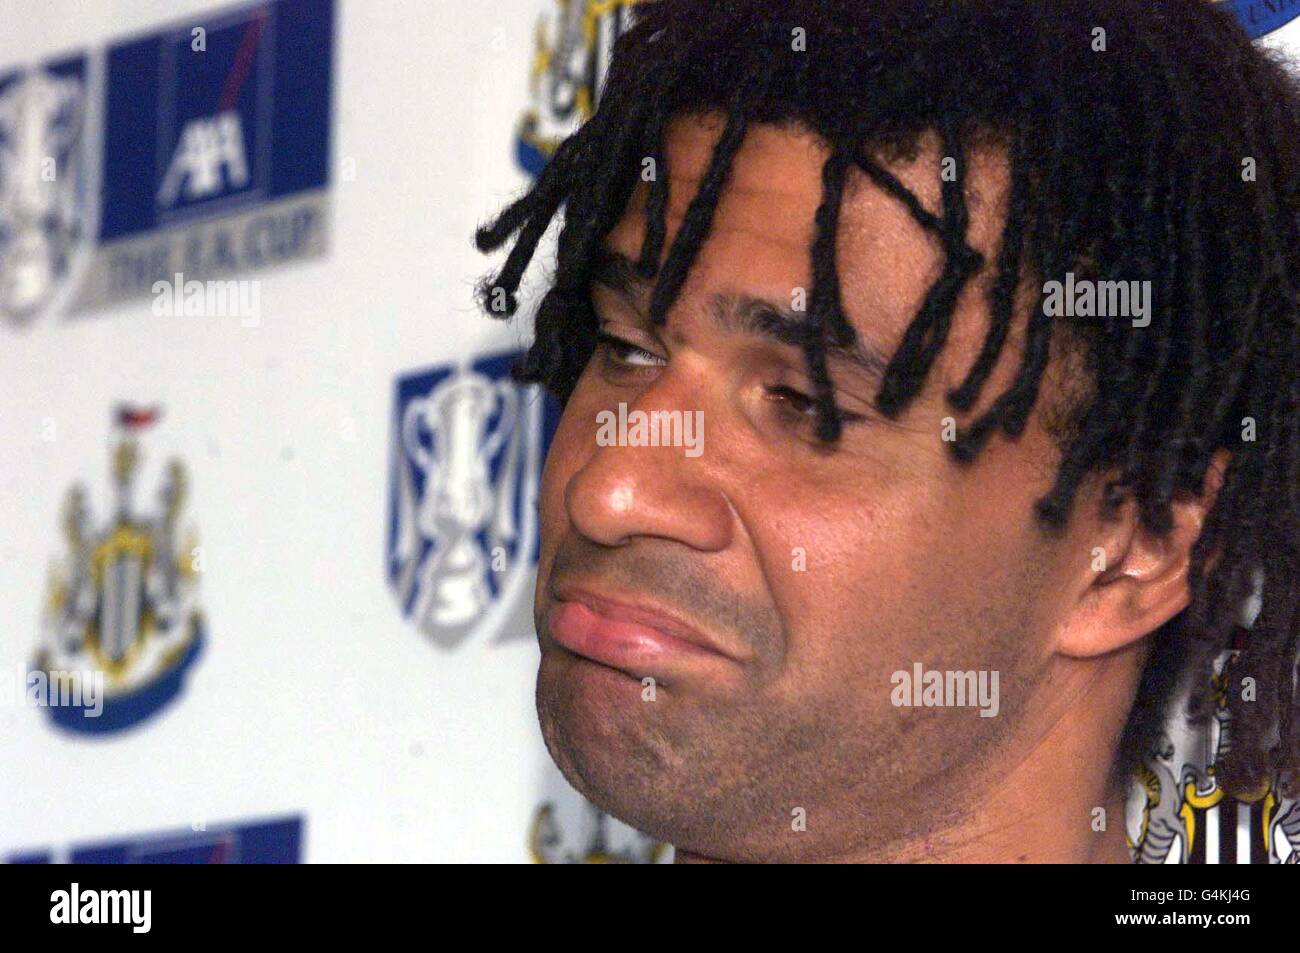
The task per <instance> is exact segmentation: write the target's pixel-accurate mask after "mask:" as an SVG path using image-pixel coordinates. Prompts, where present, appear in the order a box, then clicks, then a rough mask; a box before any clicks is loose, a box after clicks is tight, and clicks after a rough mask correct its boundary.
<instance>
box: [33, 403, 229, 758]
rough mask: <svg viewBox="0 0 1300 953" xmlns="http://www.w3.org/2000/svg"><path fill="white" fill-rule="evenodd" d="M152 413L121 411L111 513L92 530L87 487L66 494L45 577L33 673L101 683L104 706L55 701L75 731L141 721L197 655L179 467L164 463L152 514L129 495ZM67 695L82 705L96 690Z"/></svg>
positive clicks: (199, 632)
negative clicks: (62, 547)
mask: <svg viewBox="0 0 1300 953" xmlns="http://www.w3.org/2000/svg"><path fill="white" fill-rule="evenodd" d="M157 417H158V412H157V411H156V410H142V409H136V408H130V407H122V408H119V409H118V411H117V414H116V421H115V434H114V447H113V452H112V480H113V496H114V500H113V511H112V513H111V514H110V516H109V518H108V520H107V522H106V524H105V525H104V526H102V528H98V529H97V528H96V527H95V525H94V521H93V517H92V514H91V508H90V504H89V502H88V499H87V494H86V491H85V489H84V488H83V487H82V486H80V485H78V486H74V487H73V488H72V490H71V491H70V492H69V493H68V497H67V502H66V504H65V506H64V513H63V534H64V538H65V540H66V542H67V554H66V556H65V558H64V560H63V562H62V565H60V566H58V567H57V568H56V569H55V570H54V571H53V572H52V574H51V578H50V594H49V600H48V604H47V607H46V612H45V616H44V619H43V621H42V625H41V644H40V648H39V651H38V653H37V657H36V662H35V665H34V668H35V669H36V670H39V671H40V672H42V673H44V677H45V678H46V679H48V681H49V683H50V684H51V685H59V684H63V685H65V686H66V685H67V683H68V682H73V683H75V682H76V681H77V680H78V679H97V680H102V686H103V690H102V706H100V705H96V710H94V711H91V710H90V709H88V708H87V707H86V706H84V705H81V704H76V703H73V704H66V703H60V704H52V705H50V706H49V708H48V710H49V713H50V717H51V718H52V719H53V721H54V722H55V723H56V724H57V725H59V726H60V727H62V728H65V729H67V730H70V731H76V732H94V733H103V732H111V731H117V730H120V729H123V728H127V727H129V726H131V725H134V724H136V723H138V722H140V721H141V720H142V719H144V718H146V717H148V716H149V715H151V714H153V713H154V712H155V711H157V710H159V709H160V708H162V707H163V706H165V705H166V704H168V703H169V702H170V701H171V700H172V699H173V698H174V697H175V696H176V695H177V694H178V693H179V691H180V689H181V684H182V679H183V677H184V674H185V671H186V670H187V669H188V668H189V667H190V666H191V665H192V664H193V662H194V661H195V659H196V658H197V657H198V655H199V651H200V648H201V646H202V642H203V634H204V632H203V629H204V626H203V618H202V614H201V613H200V612H199V609H198V606H197V583H198V580H197V570H198V568H199V567H198V562H199V559H198V549H197V547H196V545H195V540H194V537H193V534H192V532H191V533H187V535H186V539H185V542H184V543H182V542H181V541H180V514H181V509H182V507H183V505H184V502H185V497H186V484H187V480H186V474H185V468H184V467H183V466H182V465H181V463H180V461H178V460H173V461H171V463H170V464H169V465H168V466H167V469H166V474H165V477H164V478H163V481H162V485H161V487H160V488H159V491H158V509H157V510H156V511H155V513H154V514H153V515H145V514H142V513H138V512H137V511H136V509H135V507H134V503H133V496H134V491H135V483H136V476H137V471H138V468H139V464H140V446H139V435H140V434H141V433H142V432H143V431H144V430H146V429H147V428H149V427H150V426H151V425H152V424H153V423H154V422H155V421H156V420H157ZM76 687H77V686H76V685H75V684H74V685H73V686H72V688H73V689H74V690H72V691H70V692H68V693H66V697H70V698H73V699H80V698H83V697H87V696H94V695H99V694H101V693H100V692H98V691H94V692H91V691H86V692H81V691H77V690H75V689H76Z"/></svg>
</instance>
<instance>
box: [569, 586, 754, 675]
mask: <svg viewBox="0 0 1300 953" xmlns="http://www.w3.org/2000/svg"><path fill="white" fill-rule="evenodd" d="M551 595H552V596H554V598H555V600H556V602H555V604H554V605H552V606H551V609H550V611H549V612H548V614H547V625H548V629H549V630H550V634H551V637H552V638H553V639H554V640H555V641H556V642H557V643H559V644H560V645H561V646H563V647H564V648H566V649H568V650H569V651H571V652H574V653H576V654H578V655H582V656H586V657H588V658H591V659H593V660H595V661H597V662H601V663H603V664H606V665H611V666H613V667H615V668H637V667H638V666H642V667H643V666H645V665H646V664H650V663H653V662H655V661H657V660H661V659H664V658H666V657H671V656H677V657H685V656H713V657H714V658H715V660H721V659H732V660H734V659H733V657H732V656H731V655H730V654H729V653H727V652H725V651H723V650H722V649H721V648H719V647H718V645H717V644H716V643H715V642H714V641H713V640H711V639H709V638H708V637H707V636H705V635H704V633H703V632H701V631H700V629H699V628H697V627H696V626H694V625H692V624H690V623H689V622H686V621H685V620H684V619H682V618H681V616H679V615H677V614H675V613H673V612H672V611H670V610H669V609H667V608H665V607H663V606H662V605H660V604H657V603H654V602H651V601H648V600H645V599H644V598H642V597H638V596H632V595H623V594H622V593H619V594H617V595H615V594H613V593H609V592H607V591H604V590H598V589H596V588H595V587H593V586H590V585H579V584H560V585H552V587H551Z"/></svg>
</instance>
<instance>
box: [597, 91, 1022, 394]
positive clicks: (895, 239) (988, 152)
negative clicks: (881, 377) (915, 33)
mask: <svg viewBox="0 0 1300 953" xmlns="http://www.w3.org/2000/svg"><path fill="white" fill-rule="evenodd" d="M724 123H725V117H723V116H722V115H721V114H720V113H696V114H687V115H682V116H679V117H677V118H676V119H674V121H673V122H672V123H670V125H669V126H668V129H667V132H666V135H665V141H664V152H665V155H666V161H667V166H668V176H669V203H668V209H667V215H666V226H667V243H666V246H665V247H667V246H668V245H671V242H672V240H673V238H674V236H675V235H676V233H677V230H678V229H679V228H680V226H681V223H682V219H683V217H684V216H685V214H686V210H687V208H688V206H689V204H690V201H691V199H692V198H693V197H694V196H695V193H696V192H697V190H698V189H699V185H700V182H701V180H702V179H703V177H704V176H705V174H706V172H707V169H708V165H709V161H710V159H711V156H712V152H713V147H714V145H715V144H716V142H717V141H718V138H719V136H720V135H721V132H722V129H723V125H724ZM828 156H829V148H828V146H827V145H826V143H825V141H824V140H823V139H822V138H821V137H819V136H817V135H816V134H815V133H813V132H811V131H810V130H808V129H806V128H804V127H802V126H800V125H798V124H794V123H790V124H784V125H774V124H766V123H760V124H755V125H752V126H750V128H749V130H748V132H747V134H746V136H745V139H744V141H743V143H742V145H741V147H740V149H739V151H738V152H737V154H736V156H735V158H734V160H733V161H732V163H731V170H730V174H729V176H728V178H727V184H726V187H725V188H724V189H723V192H722V195H721V197H720V199H719V201H718V205H717V208H716V209H715V211H714V214H713V218H712V223H711V225H710V228H709V232H708V235H707V237H706V239H705V241H704V244H703V245H702V247H701V248H700V252H699V254H698V255H697V257H696V260H695V263H694V264H693V265H692V268H691V272H690V275H689V277H688V279H687V282H686V285H685V286H684V287H683V288H682V291H681V294H680V295H679V297H678V300H679V301H681V300H686V299H690V298H691V297H692V295H696V294H702V293H716V292H731V293H749V294H753V295H755V296H759V297H766V298H770V299H771V300H773V301H784V302H785V303H786V304H789V303H790V300H791V298H792V295H793V294H794V291H795V289H799V288H802V289H805V290H809V289H810V288H811V282H812V260H811V253H810V249H811V246H812V243H813V239H814V237H815V223H814V219H815V215H816V212H817V208H818V206H819V205H820V204H821V201H822V167H823V165H824V163H825V161H826V159H827V157H828ZM944 158H945V157H944V156H943V155H942V154H941V149H940V146H939V140H938V138H937V137H936V136H933V135H928V136H924V137H922V138H921V140H920V142H919V143H918V147H917V149H916V150H915V153H914V154H913V155H911V156H909V157H907V158H904V159H901V160H894V161H886V160H883V159H879V158H878V159H877V161H878V162H880V164H884V165H887V167H888V168H889V169H890V171H891V172H893V174H894V175H895V176H896V177H897V178H898V179H899V180H900V181H901V182H902V183H903V184H904V185H905V186H907V187H908V188H909V189H910V190H911V191H912V192H913V193H914V194H915V195H916V196H917V198H918V199H919V200H920V202H921V204H922V205H923V206H924V207H925V208H927V209H928V210H929V211H931V212H932V213H935V214H939V213H940V212H941V211H942V203H941V199H940V189H941V183H942V178H941V175H942V174H943V171H944V162H943V159H944ZM965 179H966V182H965V194H966V201H967V207H968V211H969V214H970V228H969V231H968V237H967V240H968V242H969V243H970V244H971V246H972V247H974V248H975V249H976V250H977V251H979V252H981V254H983V255H984V258H985V262H986V265H985V268H984V269H982V271H981V272H980V274H978V275H976V276H975V277H974V278H973V279H972V280H971V281H970V282H969V283H968V286H967V288H966V291H965V293H964V294H963V295H962V298H961V299H959V302H958V307H957V309H956V313H955V315H954V327H953V334H952V338H951V340H950V345H949V348H948V350H951V351H953V355H952V356H950V357H949V358H948V363H951V361H952V360H953V358H957V359H958V363H960V356H961V355H963V354H965V355H966V356H967V357H969V356H971V355H972V354H973V353H974V351H976V350H978V346H979V342H980V340H982V334H983V331H985V330H986V329H987V315H986V311H987V308H986V307H985V306H983V295H982V294H981V293H979V292H978V291H977V289H980V288H984V289H986V288H987V282H988V279H989V277H990V270H991V269H990V268H989V265H988V263H989V262H990V261H991V260H992V259H993V257H994V255H995V254H996V250H997V244H998V239H999V235H1000V233H1001V225H1002V220H1003V215H1004V213H1005V198H1006V186H1007V181H1008V178H1007V167H1006V163H1005V159H1004V157H1003V155H1002V154H1001V153H1000V152H998V151H996V150H993V149H980V150H973V151H972V154H971V155H969V156H967V157H966V166H965ZM648 192H649V190H648V186H647V185H646V183H644V182H639V183H638V185H637V188H636V190H635V191H634V193H633V195H632V197H631V199H630V200H629V203H628V206H627V208H626V210H625V212H624V215H623V216H622V218H621V219H620V221H619V222H618V223H617V225H616V226H615V227H614V229H613V230H612V231H611V233H610V235H609V236H608V238H607V243H608V244H609V245H610V246H611V247H612V248H614V249H615V250H617V251H619V252H621V253H622V254H624V255H627V256H628V257H632V258H635V257H637V255H638V254H639V252H640V248H641V238H642V234H643V231H644V215H645V204H646V200H647V198H648ZM942 267H943V255H942V249H941V245H940V243H939V241H938V240H937V238H936V237H935V236H933V235H931V234H929V233H928V232H926V230H925V229H923V228H922V227H921V226H920V224H918V222H917V221H916V219H915V218H913V216H912V214H911V213H910V212H909V211H908V209H907V208H906V207H905V206H904V205H903V204H902V203H901V202H899V201H898V200H897V199H896V198H895V197H893V196H891V195H889V194H888V193H886V192H885V191H883V190H882V189H880V188H879V187H878V186H876V185H875V183H874V182H872V180H871V179H870V178H869V177H867V176H866V175H865V173H863V172H862V171H861V170H859V169H857V168H856V167H854V168H851V170H850V172H849V177H848V180H847V181H846V184H845V190H844V195H843V198H842V201H841V206H840V221H839V228H838V231H837V237H836V269H837V272H838V274H839V280H840V297H841V302H842V304H843V307H844V310H845V314H846V316H847V317H848V319H849V322H850V323H851V324H852V325H853V326H854V327H855V328H856V329H857V331H858V334H859V335H860V336H863V337H865V338H866V339H868V340H869V341H871V342H872V343H873V344H876V345H879V346H880V347H881V348H882V349H884V350H886V352H887V353H892V348H893V347H894V346H896V345H897V343H898V342H899V340H900V339H901V338H902V335H903V332H904V330H905V329H906V327H907V325H908V324H909V323H910V322H911V320H912V318H913V317H915V315H916V312H917V310H918V309H919V308H920V306H921V303H922V302H923V300H924V298H925V295H926V293H927V292H928V290H929V288H930V286H931V285H932V284H933V283H934V281H935V280H936V279H937V278H938V277H939V275H940V273H941V271H942ZM671 321H672V318H671V317H670V322H671ZM937 370H938V372H939V375H940V376H950V375H951V374H952V373H956V371H955V370H951V369H950V370H949V371H945V370H944V359H943V358H941V360H940V365H939V367H938V368H937Z"/></svg>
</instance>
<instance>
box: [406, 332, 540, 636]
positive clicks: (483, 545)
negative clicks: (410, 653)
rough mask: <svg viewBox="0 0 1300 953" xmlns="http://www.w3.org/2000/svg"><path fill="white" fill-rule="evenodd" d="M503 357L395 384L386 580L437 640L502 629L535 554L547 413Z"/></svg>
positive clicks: (535, 391)
mask: <svg viewBox="0 0 1300 953" xmlns="http://www.w3.org/2000/svg"><path fill="white" fill-rule="evenodd" d="M509 364H510V360H509V357H508V356H507V357H502V356H496V357H492V358H484V359H482V360H481V361H480V362H477V363H475V364H472V365H465V366H456V367H451V368H446V369H438V370H435V371H432V372H427V373H419V374H416V375H412V376H411V377H410V378H408V379H406V380H403V381H400V382H399V387H398V400H397V406H396V412H395V415H394V421H393V471H392V472H393V483H392V487H391V501H392V503H391V506H392V508H391V519H392V522H391V529H390V536H389V551H388V576H389V584H390V586H391V588H392V589H393V592H394V593H395V594H396V596H397V599H398V602H399V604H400V605H401V607H402V613H403V614H404V615H405V616H406V617H407V618H408V619H410V620H411V621H412V622H413V623H414V624H415V625H416V626H417V627H418V628H419V629H420V631H422V632H424V633H425V634H426V635H427V636H428V637H429V638H430V639H431V640H432V641H433V642H435V643H436V644H438V645H441V646H442V647H444V648H452V647H454V646H457V645H460V644H461V643H462V642H465V641H472V640H474V638H475V634H476V633H497V632H500V630H501V626H502V623H503V620H504V618H505V615H506V613H507V612H509V611H510V610H512V608H513V607H514V604H515V601H516V600H517V598H518V596H519V595H520V593H522V592H523V591H524V590H525V588H526V584H527V581H528V579H527V576H528V572H529V570H530V568H531V564H532V563H531V561H532V559H533V558H534V555H533V551H534V549H535V547H536V544H537V513H536V501H537V483H538V476H539V471H540V458H541V455H542V453H543V451H544V447H543V443H544V436H543V431H544V429H545V424H544V419H543V418H544V416H545V413H546V412H545V410H544V407H543V402H542V399H541V397H542V395H541V394H540V392H539V390H538V388H536V387H535V386H533V387H522V386H520V385H519V384H517V383H516V382H514V381H513V380H511V379H510V378H509V376H508V375H506V373H505V372H506V370H508V367H509Z"/></svg>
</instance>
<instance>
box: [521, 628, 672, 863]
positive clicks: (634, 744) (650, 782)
mask: <svg viewBox="0 0 1300 953" xmlns="http://www.w3.org/2000/svg"><path fill="white" fill-rule="evenodd" d="M641 689H642V686H641V683H640V682H639V681H638V680H637V679H635V678H633V677H632V676H630V675H626V674H624V673H622V672H618V671H616V670H614V669H611V668H608V667H606V666H603V665H598V664H596V663H594V662H589V661H587V660H585V659H579V658H577V657H575V656H572V655H567V654H565V653H561V652H556V651H549V652H545V651H544V652H543V653H542V661H541V666H540V668H539V669H538V673H537V717H538V721H539V723H540V724H541V729H542V738H543V740H544V741H545V742H546V750H547V751H548V752H549V753H550V755H551V758H552V760H554V762H555V764H556V766H557V767H558V768H559V769H560V772H561V773H562V774H563V775H564V777H565V779H566V780H567V781H568V782H569V783H570V784H571V785H573V787H574V789H575V790H577V791H578V793H580V794H581V795H582V796H583V797H585V798H586V799H587V800H588V801H590V802H591V803H592V804H594V805H596V807H598V808H600V809H601V810H602V811H604V812H605V813H607V814H610V815H612V816H613V817H616V818H618V819H619V820H620V821H622V822H624V823H625V824H628V825H630V826H632V827H634V828H636V829H637V830H639V831H641V832H642V833H644V834H648V835H650V836H652V837H655V838H657V839H659V840H663V841H668V842H675V841H674V838H675V837H676V836H678V835H680V834H681V831H680V830H678V829H675V828H674V825H673V824H672V823H671V820H670V819H671V818H673V817H678V818H680V817H681V816H682V809H683V807H684V806H685V804H683V803H682V802H690V800H691V799H690V798H684V797H683V796H682V785H683V780H684V779H683V772H682V767H683V759H682V757H681V756H680V754H678V753H676V752H675V750H674V748H673V746H672V745H671V743H670V742H669V741H668V738H667V737H666V733H665V732H664V731H663V730H662V727H663V726H660V725H655V724H653V723H650V722H648V721H647V720H646V718H645V717H644V710H645V709H644V708H643V707H641V706H644V705H646V704H647V703H645V702H643V701H641Z"/></svg>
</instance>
